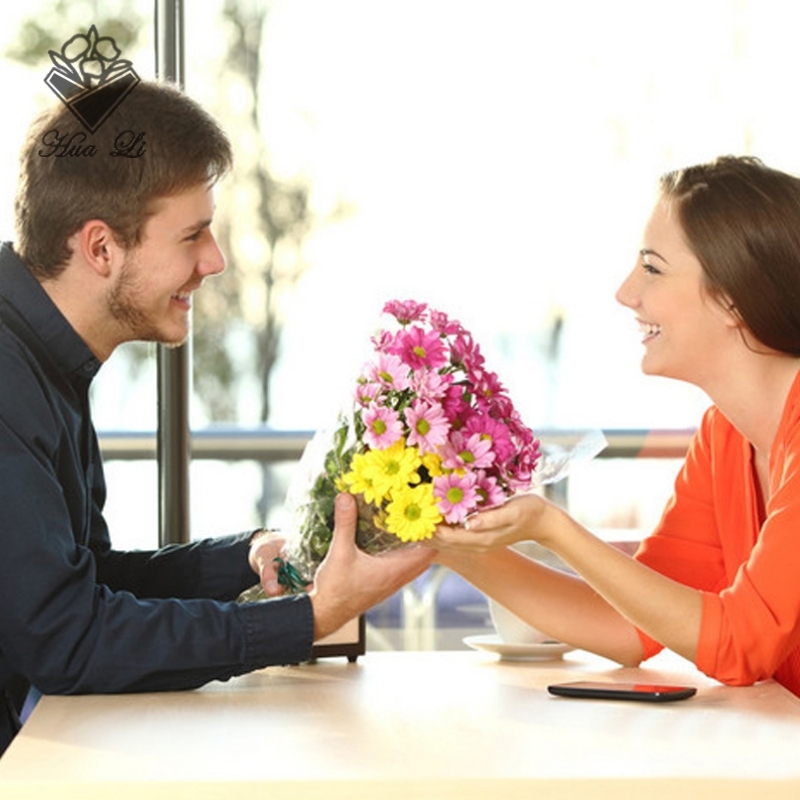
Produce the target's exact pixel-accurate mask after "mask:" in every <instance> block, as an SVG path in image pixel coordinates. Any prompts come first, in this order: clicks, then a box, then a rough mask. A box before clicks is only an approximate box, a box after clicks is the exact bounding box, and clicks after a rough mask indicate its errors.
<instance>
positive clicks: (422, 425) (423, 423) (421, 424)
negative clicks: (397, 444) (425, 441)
mask: <svg viewBox="0 0 800 800" xmlns="http://www.w3.org/2000/svg"><path fill="white" fill-rule="evenodd" d="M416 428H417V433H419V434H420V435H421V436H424V435H425V434H426V433H427V432H428V431H429V430H430V429H431V424H430V422H428V420H426V419H425V418H424V417H423V418H422V419H418V420H417V424H416Z"/></svg>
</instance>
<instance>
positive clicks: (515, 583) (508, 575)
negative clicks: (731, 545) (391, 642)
mask: <svg viewBox="0 0 800 800" xmlns="http://www.w3.org/2000/svg"><path fill="white" fill-rule="evenodd" d="M524 540H534V541H537V542H538V543H539V544H541V545H543V546H544V547H547V548H548V549H549V550H551V551H552V552H554V553H555V554H556V555H558V556H559V557H560V558H561V559H562V560H563V561H565V562H566V563H567V564H569V565H570V567H572V569H574V570H575V572H577V573H578V576H579V577H573V576H569V575H564V574H561V573H558V572H556V571H554V570H550V569H548V568H547V567H544V566H543V565H541V564H537V563H536V562H532V561H531V560H530V559H526V558H524V557H523V556H521V555H520V554H518V553H514V552H511V551H509V550H507V549H506V546H507V545H510V544H513V543H514V542H518V541H524ZM433 546H434V547H437V548H438V549H439V551H440V552H439V555H438V556H437V559H436V560H437V561H439V563H442V564H444V565H445V566H448V567H449V568H451V569H453V570H454V571H456V572H458V573H459V574H461V575H462V576H463V577H464V578H466V579H467V580H468V581H470V582H471V583H473V584H474V585H475V586H476V587H477V588H479V589H480V590H481V591H483V592H485V593H486V594H488V595H489V596H491V597H493V598H495V599H496V600H497V601H498V602H500V603H501V604H503V605H506V606H507V607H508V608H510V610H512V611H513V612H514V613H515V614H517V616H519V617H521V618H522V619H524V620H525V621H526V622H528V623H529V624H531V625H533V626H534V627H536V628H539V629H540V630H543V631H545V632H546V633H548V634H549V635H551V636H554V637H556V638H558V639H560V640H562V641H566V642H568V643H570V644H572V645H575V646H577V647H581V648H585V649H589V650H592V651H593V652H596V653H599V654H600V655H604V656H607V657H609V658H613V659H614V660H616V661H618V662H620V663H624V664H631V663H638V661H640V660H641V658H642V655H643V652H642V644H641V640H640V639H639V636H638V634H637V633H636V630H635V629H636V628H640V629H641V630H643V631H644V632H645V633H647V634H648V635H649V636H651V637H652V638H653V639H656V640H657V641H659V642H661V643H662V644H664V645H665V646H666V647H669V648H670V649H672V650H674V651H675V652H677V653H679V654H680V655H683V656H685V657H686V658H688V659H691V660H692V661H694V659H695V656H696V653H697V642H698V638H699V633H700V620H701V615H702V595H701V593H700V592H699V591H697V590H695V589H692V588H689V587H687V586H685V585H683V584H680V583H678V582H676V581H673V580H671V579H670V578H666V577H664V576H663V575H661V574H659V573H657V572H655V571H654V570H652V569H650V568H649V567H646V566H645V565H643V564H640V563H638V562H637V561H635V560H634V559H632V558H630V557H628V556H627V555H625V554H624V553H622V552H620V551H619V550H617V549H616V548H614V547H612V546H611V545H609V544H606V543H605V542H602V541H601V540H599V539H598V538H597V537H596V536H593V535H592V534H591V533H590V532H589V531H587V530H586V529H585V528H584V527H583V526H581V525H579V524H578V523H577V522H576V521H575V520H574V519H572V518H571V517H570V516H569V515H568V514H567V513H566V512H565V511H563V510H562V509H560V508H559V507H558V506H556V505H554V504H552V503H550V502H549V501H547V500H545V499H543V498H541V497H539V496H537V495H525V496H523V497H518V498H515V499H514V500H511V501H510V502H508V503H506V504H505V505H504V506H501V507H500V508H496V509H492V510H490V511H485V512H482V513H480V514H478V515H476V516H475V517H472V518H471V519H470V520H469V526H468V528H450V527H445V526H441V527H440V528H439V530H438V531H437V534H436V536H435V537H434V540H433Z"/></svg>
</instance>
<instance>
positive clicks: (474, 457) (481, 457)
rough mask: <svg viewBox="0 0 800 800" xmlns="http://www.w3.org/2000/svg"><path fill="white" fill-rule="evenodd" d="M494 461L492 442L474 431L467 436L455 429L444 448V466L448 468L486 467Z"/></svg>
mask: <svg viewBox="0 0 800 800" xmlns="http://www.w3.org/2000/svg"><path fill="white" fill-rule="evenodd" d="M493 462H494V453H493V452H492V443H491V441H489V440H488V439H481V436H480V434H478V433H473V434H472V435H471V436H470V437H469V438H467V437H466V436H465V435H464V434H463V433H461V431H453V432H452V433H451V434H450V441H449V442H447V444H446V445H445V446H444V448H443V453H442V466H444V467H445V468H447V469H470V470H471V469H486V468H487V467H490V466H491V465H492V463H493Z"/></svg>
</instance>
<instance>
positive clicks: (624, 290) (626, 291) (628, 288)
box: [614, 269, 638, 308]
mask: <svg viewBox="0 0 800 800" xmlns="http://www.w3.org/2000/svg"><path fill="white" fill-rule="evenodd" d="M635 272H636V270H635V269H634V270H632V271H631V273H630V274H629V275H628V277H627V278H625V280H624V281H622V283H621V284H620V287H619V289H617V291H616V294H615V295H614V297H615V298H616V300H617V302H618V303H621V304H622V305H623V306H626V307H627V308H633V307H634V306H635V305H636V303H637V296H638V295H637V292H636V286H635V278H634V275H635Z"/></svg>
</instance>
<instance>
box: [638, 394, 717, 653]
mask: <svg viewBox="0 0 800 800" xmlns="http://www.w3.org/2000/svg"><path fill="white" fill-rule="evenodd" d="M714 413H715V410H714V409H711V410H709V411H708V412H707V413H706V415H705V416H704V418H703V421H702V423H701V426H700V428H699V430H698V431H697V433H696V434H695V435H694V437H693V438H692V441H691V443H690V446H689V450H688V452H687V456H686V459H685V461H684V463H683V465H682V467H681V470H680V472H679V473H678V476H677V478H676V480H675V485H674V490H673V494H672V497H671V498H670V500H669V501H668V503H667V505H666V507H665V509H664V513H663V514H662V517H661V519H660V521H659V523H658V525H657V526H656V528H655V530H654V531H653V533H652V534H651V535H650V536H648V537H646V538H645V539H644V540H643V541H642V544H641V545H640V547H639V549H638V551H637V553H636V555H635V558H636V559H637V560H639V561H641V562H642V563H643V564H646V565H647V566H649V567H651V568H652V569H654V570H656V571H658V572H659V573H661V574H662V575H665V576H667V577H669V578H672V579H673V580H676V581H679V582H680V583H682V584H685V585H688V586H692V587H693V588H695V589H700V590H707V591H712V592H713V591H715V590H716V591H719V590H720V589H722V587H723V586H724V583H725V565H724V557H723V552H722V546H721V542H720V537H719V529H718V524H717V517H716V513H715V507H714V492H713V488H712V481H711V445H710V429H711V427H712V423H713V415H714ZM639 637H640V639H641V640H642V645H643V647H644V654H645V658H649V657H651V656H653V655H655V654H656V653H657V652H659V650H661V649H662V647H663V646H662V645H661V644H660V643H659V642H657V641H655V640H654V639H652V638H651V637H649V636H648V635H647V634H646V633H645V632H644V631H641V630H640V631H639Z"/></svg>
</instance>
